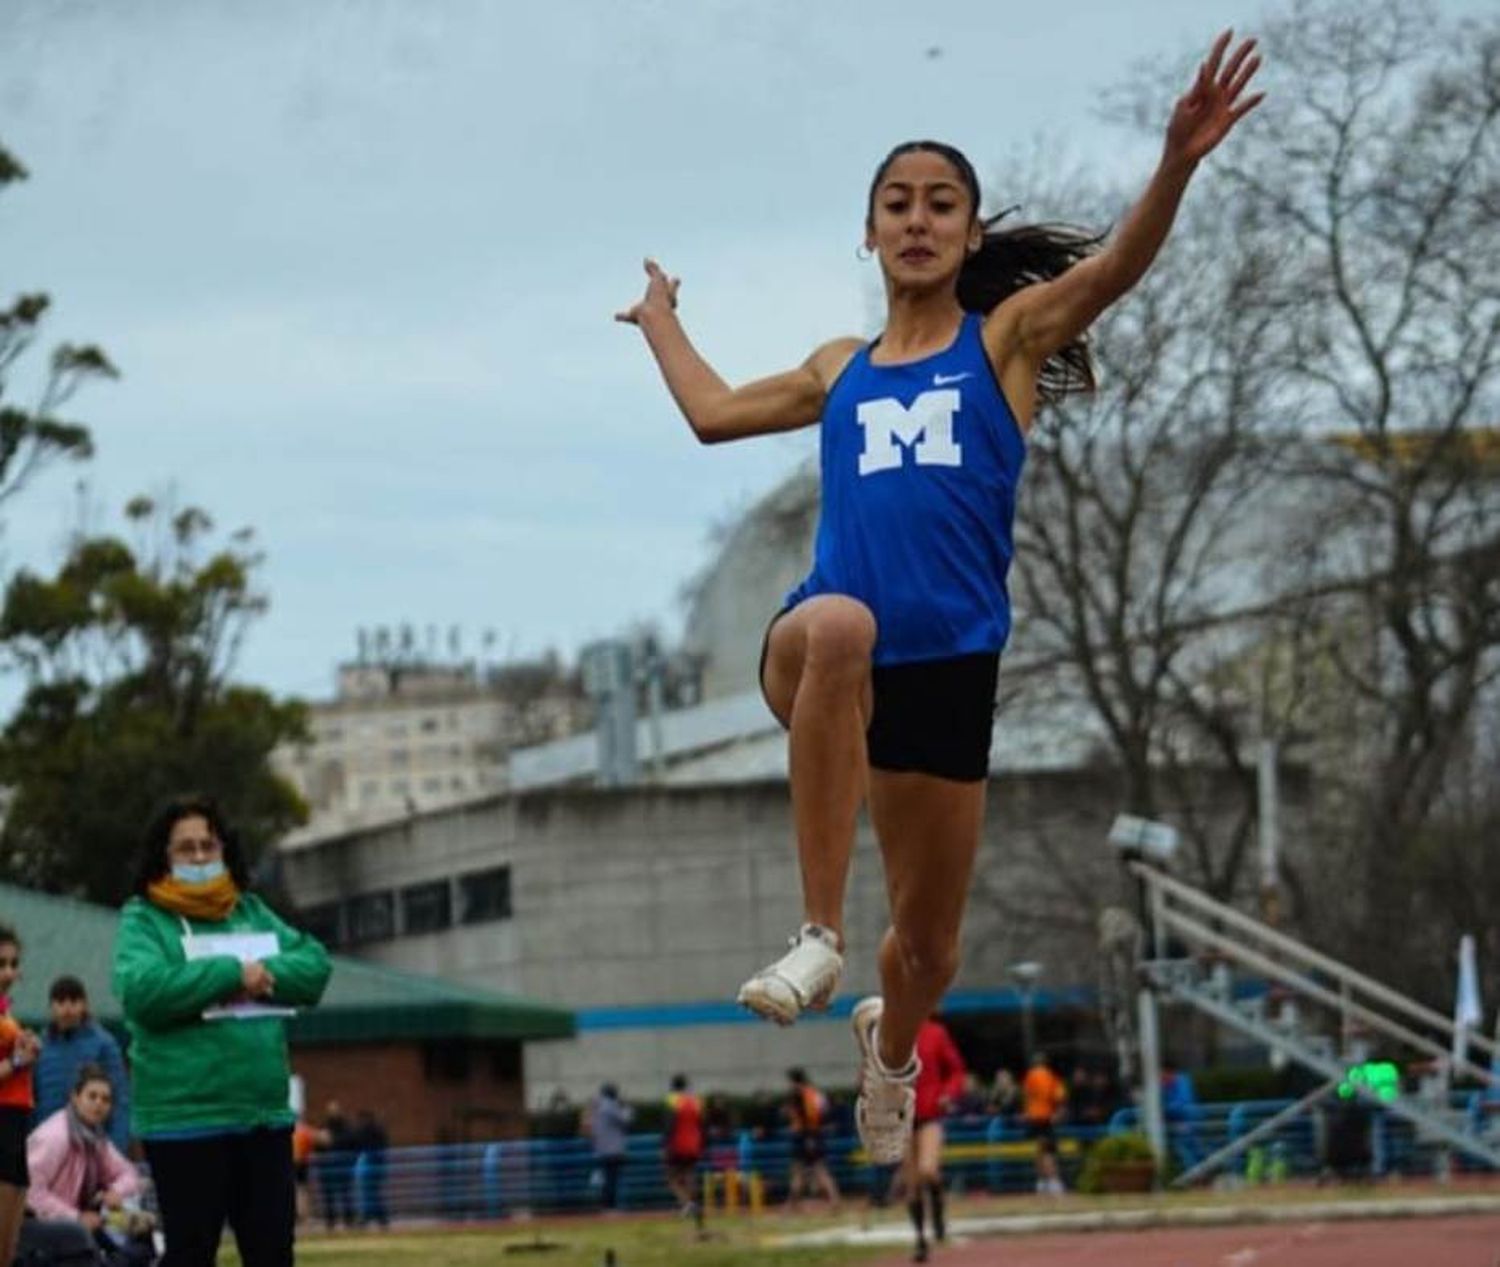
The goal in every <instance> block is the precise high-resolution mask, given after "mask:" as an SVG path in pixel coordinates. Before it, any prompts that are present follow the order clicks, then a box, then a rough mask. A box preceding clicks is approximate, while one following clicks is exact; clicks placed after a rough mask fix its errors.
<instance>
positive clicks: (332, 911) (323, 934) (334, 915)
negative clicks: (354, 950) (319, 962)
mask: <svg viewBox="0 0 1500 1267" xmlns="http://www.w3.org/2000/svg"><path fill="white" fill-rule="evenodd" d="M339 916H340V911H339V904H338V903H337V902H320V903H319V904H318V905H317V906H309V907H308V908H307V909H306V910H304V911H298V912H297V923H298V925H299V926H301V927H302V928H305V929H306V930H307V931H308V932H310V933H311V934H312V935H313V936H314V937H316V938H317V939H318V940H319V941H320V942H322V943H323V944H324V945H325V946H342V945H343V944H344V925H343V920H342V919H341V918H340V917H339Z"/></svg>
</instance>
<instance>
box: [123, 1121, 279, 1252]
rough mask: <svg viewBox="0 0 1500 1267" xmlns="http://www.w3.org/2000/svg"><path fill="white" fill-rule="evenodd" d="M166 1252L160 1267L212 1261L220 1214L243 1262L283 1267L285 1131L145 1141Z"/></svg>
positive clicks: (220, 1227)
mask: <svg viewBox="0 0 1500 1267" xmlns="http://www.w3.org/2000/svg"><path fill="white" fill-rule="evenodd" d="M146 1160H147V1161H148V1162H150V1163H151V1178H152V1180H153V1181H154V1182H155V1184H156V1204H157V1207H158V1209H159V1210H160V1213H161V1226H162V1232H163V1233H164V1234H165V1236H166V1240H167V1252H166V1254H165V1255H164V1256H163V1257H162V1260H161V1267H213V1265H214V1262H215V1260H216V1257H217V1255H218V1252H219V1237H220V1236H221V1235H222V1234H223V1231H224V1223H225V1220H228V1222H229V1226H230V1228H231V1229H233V1231H234V1239H235V1242H236V1244H238V1245H239V1250H240V1259H241V1261H242V1262H243V1263H244V1265H245V1267H291V1264H292V1235H293V1229H294V1227H295V1226H296V1222H297V1189H296V1180H295V1178H294V1176H293V1172H292V1132H291V1130H290V1128H287V1129H282V1130H254V1131H246V1132H244V1133H242V1134H237V1135H211V1136H208V1137H206V1138H204V1139H174V1140H147V1141H146Z"/></svg>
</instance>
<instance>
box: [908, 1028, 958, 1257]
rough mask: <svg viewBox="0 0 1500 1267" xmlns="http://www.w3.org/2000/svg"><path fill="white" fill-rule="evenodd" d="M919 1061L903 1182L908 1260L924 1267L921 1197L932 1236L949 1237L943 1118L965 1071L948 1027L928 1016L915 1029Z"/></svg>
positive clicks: (924, 1253)
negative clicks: (909, 1229) (911, 1232)
mask: <svg viewBox="0 0 1500 1267" xmlns="http://www.w3.org/2000/svg"><path fill="white" fill-rule="evenodd" d="M917 1060H918V1063H919V1066H920V1067H919V1070H918V1072H917V1083H916V1093H917V1098H916V1107H915V1110H914V1113H913V1123H914V1125H913V1130H912V1137H911V1147H910V1148H909V1149H908V1150H907V1154H906V1168H905V1173H904V1178H905V1186H906V1209H907V1212H908V1213H909V1214H910V1215H911V1222H912V1226H913V1227H914V1228H916V1230H917V1248H916V1252H915V1253H914V1254H913V1255H912V1259H913V1261H914V1262H919V1263H925V1262H926V1261H927V1234H926V1230H925V1228H924V1225H923V1217H922V1215H923V1200H924V1198H925V1199H926V1202H927V1204H928V1205H929V1206H930V1207H931V1209H932V1235H933V1238H934V1239H935V1240H939V1241H941V1240H943V1239H944V1237H946V1236H947V1234H948V1229H947V1225H946V1224H945V1223H944V1220H943V1118H944V1116H945V1115H946V1114H947V1113H948V1111H949V1110H950V1109H951V1108H952V1106H953V1104H954V1103H955V1102H956V1101H957V1099H958V1097H959V1094H960V1092H962V1091H963V1089H964V1076H965V1075H966V1074H967V1073H968V1068H967V1067H966V1066H965V1065H964V1058H963V1057H962V1056H961V1055H960V1054H959V1051H958V1048H957V1047H955V1046H954V1044H953V1037H952V1035H950V1034H949V1033H948V1030H947V1027H946V1026H945V1025H944V1024H943V1023H942V1022H941V1021H939V1020H938V1019H936V1018H935V1017H928V1019H927V1020H925V1021H923V1022H922V1027H921V1028H920V1029H919V1030H918V1031H917Z"/></svg>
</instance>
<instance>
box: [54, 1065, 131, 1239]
mask: <svg viewBox="0 0 1500 1267" xmlns="http://www.w3.org/2000/svg"><path fill="white" fill-rule="evenodd" d="M111 1101H112V1093H111V1090H110V1082H109V1075H108V1074H107V1073H106V1072H105V1071H104V1069H103V1067H102V1066H100V1065H92V1064H90V1065H84V1066H83V1067H82V1068H80V1069H79V1071H78V1078H77V1080H76V1081H75V1082H74V1084H73V1094H72V1096H71V1097H70V1098H69V1100H68V1103H67V1104H66V1105H65V1106H64V1107H63V1108H60V1109H58V1111H57V1112H56V1113H54V1114H52V1116H51V1117H49V1118H47V1119H46V1121H44V1122H42V1123H41V1125H39V1126H38V1127H37V1128H36V1129H35V1130H34V1131H32V1132H31V1135H30V1137H29V1138H28V1139H27V1141H26V1164H27V1167H28V1168H29V1169H30V1171H31V1187H30V1188H28V1189H27V1191H26V1205H27V1206H28V1208H30V1209H31V1210H32V1212H33V1213H35V1214H37V1215H38V1216H40V1217H41V1218H44V1219H76V1220H78V1222H80V1223H82V1224H83V1225H84V1226H85V1227H87V1228H88V1229H89V1231H91V1232H97V1231H98V1230H99V1227H100V1225H101V1223H102V1222H103V1218H104V1211H105V1210H116V1209H119V1208H120V1205H121V1204H122V1202H123V1201H124V1199H125V1198H126V1197H128V1196H132V1195H133V1194H135V1193H137V1192H139V1191H140V1188H141V1177H140V1175H139V1174H137V1173H136V1169H135V1167H134V1166H132V1165H131V1164H130V1162H129V1161H127V1160H126V1159H125V1157H124V1156H123V1155H122V1154H121V1152H120V1150H119V1149H117V1148H116V1147H115V1146H114V1145H113V1144H112V1143H111V1142H110V1139H109V1135H108V1133H107V1132H106V1131H105V1129H104V1123H105V1122H106V1121H108V1120H109V1110H110V1106H111Z"/></svg>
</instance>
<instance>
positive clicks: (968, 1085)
mask: <svg viewBox="0 0 1500 1267" xmlns="http://www.w3.org/2000/svg"><path fill="white" fill-rule="evenodd" d="M989 1111H990V1102H989V1097H988V1096H987V1095H985V1092H984V1087H983V1086H982V1085H981V1084H980V1081H979V1076H978V1075H977V1074H973V1073H966V1074H964V1084H963V1087H962V1088H961V1089H960V1090H959V1093H958V1095H957V1097H956V1098H955V1099H954V1101H953V1104H952V1105H951V1106H950V1108H949V1110H948V1116H949V1117H954V1118H958V1119H960V1120H961V1121H963V1122H964V1123H965V1125H970V1126H972V1125H975V1124H977V1123H980V1122H982V1121H983V1120H984V1119H985V1118H986V1117H988V1116H989Z"/></svg>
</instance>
